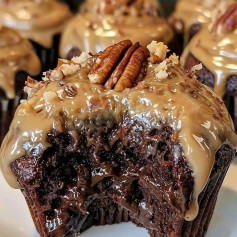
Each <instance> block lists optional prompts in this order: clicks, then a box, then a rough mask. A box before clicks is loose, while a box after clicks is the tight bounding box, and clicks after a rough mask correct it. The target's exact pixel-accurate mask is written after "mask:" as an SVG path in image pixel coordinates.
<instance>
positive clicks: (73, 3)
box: [58, 0, 83, 13]
mask: <svg viewBox="0 0 237 237" xmlns="http://www.w3.org/2000/svg"><path fill="white" fill-rule="evenodd" d="M58 1H59V2H64V3H66V4H68V5H69V7H70V9H71V11H72V12H74V13H76V12H77V11H78V8H79V6H80V5H81V4H82V3H83V0H58Z"/></svg>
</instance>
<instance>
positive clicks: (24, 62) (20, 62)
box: [0, 27, 41, 99]
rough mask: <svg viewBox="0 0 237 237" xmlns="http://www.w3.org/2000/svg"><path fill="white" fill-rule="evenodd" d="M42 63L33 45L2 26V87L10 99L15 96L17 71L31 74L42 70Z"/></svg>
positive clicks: (0, 41) (0, 44)
mask: <svg viewBox="0 0 237 237" xmlns="http://www.w3.org/2000/svg"><path fill="white" fill-rule="evenodd" d="M40 69H41V65H40V61H39V58H38V57H37V55H36V54H35V52H34V50H33V47H32V45H31V44H30V43H29V42H28V41H27V40H25V39H22V38H21V37H20V35H19V34H18V33H17V32H16V31H14V30H12V29H8V28H6V27H2V28H0V88H1V89H2V90H3V91H4V92H5V94H6V96H7V97H8V98H10V99H12V98H14V96H15V77H16V74H17V72H19V71H25V72H27V73H29V74H31V75H37V74H38V73H39V72H40Z"/></svg>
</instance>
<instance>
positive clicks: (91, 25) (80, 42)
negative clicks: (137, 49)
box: [60, 13, 173, 58]
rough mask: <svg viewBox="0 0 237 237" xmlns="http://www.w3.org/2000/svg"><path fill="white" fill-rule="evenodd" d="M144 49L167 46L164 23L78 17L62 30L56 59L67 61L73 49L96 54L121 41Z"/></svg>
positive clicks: (168, 36) (150, 18) (170, 35)
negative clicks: (154, 43) (158, 44)
mask: <svg viewBox="0 0 237 237" xmlns="http://www.w3.org/2000/svg"><path fill="white" fill-rule="evenodd" d="M127 38H129V39H131V40H132V41H133V42H136V41H139V42H141V44H143V45H147V44H149V43H150V42H151V40H157V41H163V42H164V43H166V44H167V43H169V42H170V41H171V40H172V38H173V33H172V30H171V29H170V27H169V26H168V24H167V23H166V21H165V20H163V19H161V18H158V17H153V16H145V15H144V16H140V17H136V16H124V15H120V16H117V17H115V16H114V15H104V16H103V15H99V16H98V15H95V14H92V13H84V14H78V15H77V16H75V17H74V18H73V20H72V21H71V22H70V23H69V24H68V25H67V27H66V28H65V30H64V32H63V34H62V37H61V43H60V56H61V57H63V58H66V57H67V54H68V52H69V51H70V49H72V48H73V47H76V48H78V49H80V50H81V51H87V52H92V53H96V52H99V51H101V50H104V49H105V48H106V47H108V46H110V45H111V44H114V43H117V42H119V41H121V40H124V39H127Z"/></svg>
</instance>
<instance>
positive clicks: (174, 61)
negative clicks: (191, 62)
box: [168, 53, 179, 66]
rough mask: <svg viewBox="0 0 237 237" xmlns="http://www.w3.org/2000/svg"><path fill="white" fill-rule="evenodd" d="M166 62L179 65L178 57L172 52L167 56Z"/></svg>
mask: <svg viewBox="0 0 237 237" xmlns="http://www.w3.org/2000/svg"><path fill="white" fill-rule="evenodd" d="M168 62H169V63H171V65H172V66H175V65H179V57H178V56H177V55H176V54H175V53H173V54H172V55H170V56H169V58H168Z"/></svg>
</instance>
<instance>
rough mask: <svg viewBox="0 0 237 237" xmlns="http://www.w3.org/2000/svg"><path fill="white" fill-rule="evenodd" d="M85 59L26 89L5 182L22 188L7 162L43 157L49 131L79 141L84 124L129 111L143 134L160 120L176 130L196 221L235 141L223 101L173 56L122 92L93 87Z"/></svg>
mask: <svg viewBox="0 0 237 237" xmlns="http://www.w3.org/2000/svg"><path fill="white" fill-rule="evenodd" d="M162 47H163V46H162ZM82 57H83V60H82V58H79V59H78V58H76V59H73V61H72V62H71V61H67V60H61V61H60V63H59V66H58V68H57V69H56V70H53V71H51V73H50V76H48V77H46V78H45V79H44V81H42V82H40V83H35V86H32V87H29V88H28V89H30V91H31V92H28V94H29V96H30V97H29V98H28V99H27V100H25V101H23V102H22V104H21V105H20V106H19V107H18V109H17V111H16V113H15V117H14V119H13V122H12V124H11V127H10V130H9V132H8V134H7V136H6V137H5V139H4V141H3V144H2V147H1V151H0V167H1V170H2V171H3V174H4V177H5V178H6V180H7V181H8V183H9V184H10V185H11V186H12V187H14V188H19V185H18V183H17V181H16V178H15V176H14V174H13V173H12V171H11V169H10V164H11V163H12V162H13V161H14V160H16V159H18V158H20V157H21V156H24V155H34V156H37V155H40V154H42V152H43V151H44V150H45V149H47V147H49V146H50V145H49V143H48V142H47V134H48V133H49V132H50V131H51V130H52V129H56V130H57V131H59V132H68V133H69V134H72V135H73V134H74V136H75V139H76V135H75V134H76V133H77V132H78V129H79V127H80V121H83V120H85V119H88V118H96V117H99V116H103V117H104V118H106V117H109V116H110V115H111V114H112V115H113V117H114V118H115V119H116V120H117V122H120V121H121V119H122V118H123V116H124V115H125V114H127V115H129V117H130V118H131V119H132V120H138V121H141V122H142V123H143V124H144V125H145V129H149V128H152V127H158V128H159V127H161V126H162V125H161V123H160V122H161V121H162V124H166V125H168V126H170V127H172V128H173V130H174V131H175V134H176V135H177V141H178V143H180V145H181V146H182V148H183V151H184V155H185V157H186V158H187V160H188V162H189V164H190V166H191V167H192V170H193V175H194V179H195V186H194V192H193V201H192V204H191V207H190V209H189V210H188V211H187V212H186V220H193V219H194V218H195V217H196V215H197V213H198V204H197V200H198V196H199V194H200V193H201V191H202V190H203V189H204V187H205V185H206V184H207V182H208V179H209V175H210V172H211V170H212V167H213V163H214V161H215V154H216V152H217V150H218V149H219V148H220V147H221V145H222V144H223V143H228V144H230V145H231V146H232V147H235V146H236V144H237V137H236V135H235V133H234V131H233V127H232V123H231V119H230V117H229V114H228V112H227V110H226V108H225V105H224V103H223V101H222V100H221V99H220V98H219V97H218V96H216V95H215V94H214V93H212V92H211V90H210V89H209V88H207V87H205V86H203V85H202V84H201V83H199V82H198V81H197V80H196V79H194V78H189V77H188V76H187V75H186V73H185V72H184V70H183V69H182V68H181V66H180V65H179V61H178V60H177V57H175V56H171V57H170V58H169V59H164V60H163V61H162V62H161V63H159V64H158V63H152V62H149V63H148V66H147V74H146V76H145V78H144V80H143V81H142V82H140V83H138V85H137V86H135V87H133V88H131V89H128V88H127V89H125V90H124V91H122V92H116V91H115V90H110V89H106V88H105V87H104V86H102V85H99V84H92V83H91V82H90V81H89V79H88V77H87V76H88V72H89V70H90V68H91V65H92V64H93V63H94V62H95V61H96V59H97V56H92V57H91V56H90V55H86V54H83V55H82ZM161 71H162V72H163V73H160V72H161ZM164 73H166V74H164ZM46 75H47V74H46ZM165 75H166V76H165ZM70 88H71V89H70ZM72 88H73V90H72ZM69 89H70V90H69ZM68 91H71V92H73V93H68ZM194 121H195V122H194Z"/></svg>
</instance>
